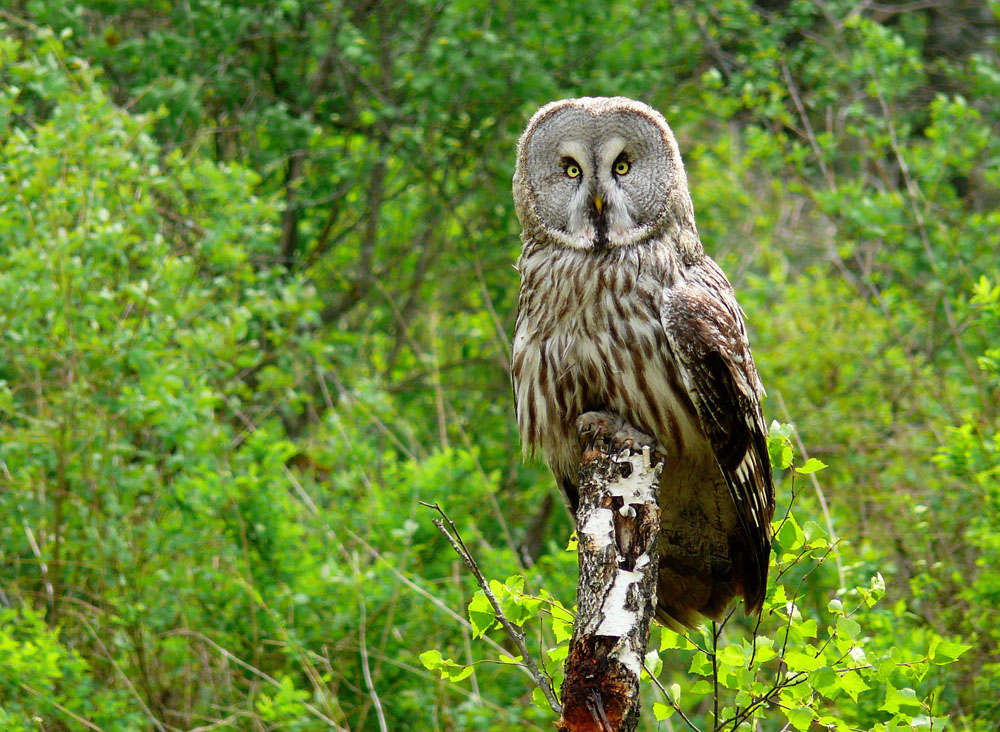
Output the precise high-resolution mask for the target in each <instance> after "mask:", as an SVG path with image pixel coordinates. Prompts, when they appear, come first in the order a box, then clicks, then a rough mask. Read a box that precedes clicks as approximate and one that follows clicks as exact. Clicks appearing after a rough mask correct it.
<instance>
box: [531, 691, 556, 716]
mask: <svg viewBox="0 0 1000 732" xmlns="http://www.w3.org/2000/svg"><path fill="white" fill-rule="evenodd" d="M531 702H532V703H533V704H534V705H535V706H536V707H538V708H539V709H541V710H542V711H543V712H551V711H552V707H551V706H549V700H548V699H547V698H546V697H545V692H544V691H542V689H541V687H539V686H536V687H535V688H534V689H532V690H531Z"/></svg>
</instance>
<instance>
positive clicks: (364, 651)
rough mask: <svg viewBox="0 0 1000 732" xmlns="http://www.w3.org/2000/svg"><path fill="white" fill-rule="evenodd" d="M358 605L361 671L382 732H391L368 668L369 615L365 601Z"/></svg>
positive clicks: (360, 600) (360, 601) (362, 599)
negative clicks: (359, 610)
mask: <svg viewBox="0 0 1000 732" xmlns="http://www.w3.org/2000/svg"><path fill="white" fill-rule="evenodd" d="M358 605H359V607H360V608H361V623H360V624H359V626H358V635H359V636H360V641H361V670H362V671H363V672H364V676H365V686H367V687H368V694H369V695H370V696H371V698H372V702H374V704H375V714H376V715H377V716H378V726H379V729H380V730H382V732H389V730H388V728H387V727H386V726H385V713H384V712H383V711H382V702H381V701H379V698H378V692H377V691H375V682H374V681H372V672H371V669H370V668H368V641H367V640H366V639H365V628H366V625H367V620H368V617H367V613H366V612H365V600H364V598H360V599H359V600H358Z"/></svg>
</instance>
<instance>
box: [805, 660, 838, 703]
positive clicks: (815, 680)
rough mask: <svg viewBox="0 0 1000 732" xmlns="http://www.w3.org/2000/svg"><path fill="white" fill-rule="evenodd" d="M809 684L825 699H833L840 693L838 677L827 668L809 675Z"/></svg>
mask: <svg viewBox="0 0 1000 732" xmlns="http://www.w3.org/2000/svg"><path fill="white" fill-rule="evenodd" d="M809 683H811V684H812V686H813V688H814V689H816V691H818V692H819V693H820V694H822V695H823V696H825V697H826V698H827V699H833V698H834V697H836V696H837V694H838V692H839V691H840V677H839V676H838V675H837V674H836V673H835V672H834V670H833V669H831V668H829V667H828V666H824V667H823V668H820V669H817V670H816V671H814V672H813V673H812V674H810V676H809Z"/></svg>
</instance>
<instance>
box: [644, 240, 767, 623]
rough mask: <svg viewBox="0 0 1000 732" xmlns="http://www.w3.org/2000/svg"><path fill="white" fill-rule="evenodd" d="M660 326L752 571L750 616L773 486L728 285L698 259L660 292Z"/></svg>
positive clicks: (763, 564) (756, 601)
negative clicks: (710, 452) (711, 453)
mask: <svg viewBox="0 0 1000 732" xmlns="http://www.w3.org/2000/svg"><path fill="white" fill-rule="evenodd" d="M661 318H662V322H663V326H664V329H665V330H666V334H667V341H668V343H669V344H670V348H671V350H672V351H673V355H674V357H675V359H676V361H677V364H678V366H679V368H680V373H681V379H682V381H683V382H684V385H685V387H686V388H687V391H688V394H689V395H690V397H691V400H692V402H694V405H695V408H696V410H697V412H698V416H699V418H700V420H701V424H702V427H703V429H704V430H705V433H706V435H707V436H708V439H709V441H710V443H711V445H712V449H713V450H714V451H715V457H716V459H717V460H718V463H719V467H720V468H721V469H722V474H723V476H724V477H725V479H726V483H727V484H728V486H729V492H730V494H731V495H732V498H733V502H734V503H735V504H736V513H737V515H738V516H739V520H740V523H741V525H742V527H743V530H744V532H745V534H746V537H747V540H748V542H749V544H750V547H751V550H752V551H753V560H754V561H753V563H752V565H753V570H756V571H753V570H751V571H750V572H749V576H747V577H746V578H745V579H744V585H745V586H744V588H743V589H744V599H745V602H746V608H747V612H757V611H759V610H760V606H761V603H762V602H763V601H764V593H765V590H766V584H767V568H768V562H769V559H770V552H771V518H772V516H773V514H774V485H773V483H772V478H771V463H770V460H769V458H768V453H767V429H766V427H765V426H764V416H763V413H762V412H761V406H760V401H761V397H762V395H763V387H762V385H761V383H760V377H759V376H758V375H757V369H756V367H755V366H754V363H753V358H752V356H751V355H750V345H749V341H748V339H747V334H746V327H745V326H744V324H743V314H742V311H741V310H740V307H739V305H738V304H737V302H736V296H735V295H734V294H733V288H732V286H731V285H730V284H729V280H727V279H726V276H725V275H724V274H723V273H722V270H721V269H719V267H718V266H717V265H716V264H715V262H713V261H712V260H711V259H709V258H708V257H706V258H705V259H704V260H703V261H702V262H700V263H698V264H697V265H695V266H693V267H691V268H689V269H688V270H687V271H686V273H685V279H684V280H682V281H679V282H677V283H676V284H675V285H674V286H673V287H670V288H668V289H667V291H666V292H665V294H664V300H663V307H662V310H661Z"/></svg>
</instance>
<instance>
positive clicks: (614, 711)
mask: <svg viewBox="0 0 1000 732" xmlns="http://www.w3.org/2000/svg"><path fill="white" fill-rule="evenodd" d="M662 467H663V465H662V463H660V464H657V465H655V466H653V465H652V464H651V459H650V449H649V448H648V447H646V448H641V449H638V448H637V449H631V448H627V449H625V450H622V451H621V452H619V453H617V454H612V452H611V448H609V447H608V446H606V445H604V444H602V442H601V441H600V440H598V441H597V444H595V445H594V446H593V447H591V449H588V450H585V452H584V455H583V459H582V461H581V465H580V506H579V509H578V510H577V514H576V524H577V535H578V538H579V547H578V550H579V561H580V579H579V583H578V585H577V598H576V600H577V615H576V620H575V622H574V625H573V638H572V640H571V641H570V647H569V656H568V657H567V659H566V666H565V669H566V677H565V681H564V682H563V687H562V704H563V711H562V718H561V719H560V720H559V724H558V729H559V732H634V731H635V729H636V727H637V726H638V723H639V677H640V674H641V671H642V662H643V659H644V657H645V654H646V645H647V643H648V642H649V627H650V622H651V621H652V619H653V612H654V610H655V608H656V584H657V553H656V547H657V536H658V534H659V531H660V509H659V505H658V503H657V490H658V486H659V482H660V481H659V476H660V471H661V469H662Z"/></svg>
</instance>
